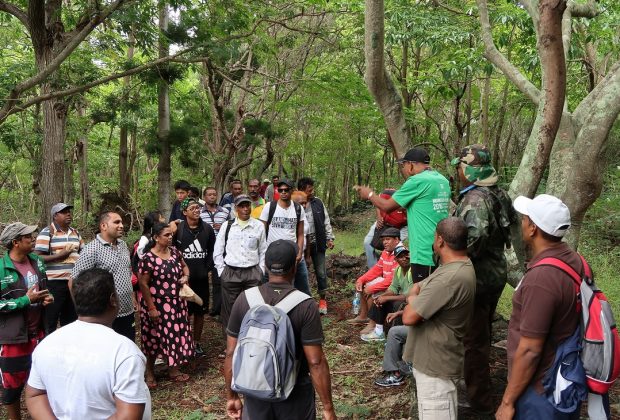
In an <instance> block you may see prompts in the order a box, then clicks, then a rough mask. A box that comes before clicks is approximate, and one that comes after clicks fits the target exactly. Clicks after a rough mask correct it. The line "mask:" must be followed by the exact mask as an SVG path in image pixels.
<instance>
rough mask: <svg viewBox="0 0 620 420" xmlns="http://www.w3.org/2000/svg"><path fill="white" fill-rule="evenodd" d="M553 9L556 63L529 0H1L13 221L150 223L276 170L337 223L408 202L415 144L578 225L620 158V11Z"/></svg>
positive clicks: (0, 124) (612, 6)
mask: <svg viewBox="0 0 620 420" xmlns="http://www.w3.org/2000/svg"><path fill="white" fill-rule="evenodd" d="M540 3H541V4H542V3H544V1H541V2H540ZM560 3H564V4H565V7H564V9H563V10H564V11H563V12H560V15H558V17H556V19H555V20H556V22H558V23H559V27H558V28H556V29H558V30H559V31H561V32H560V34H561V45H559V47H560V51H561V54H560V57H558V54H555V57H553V56H551V55H553V54H551V55H550V54H549V51H548V50H547V49H546V48H545V44H544V43H541V41H540V40H541V39H542V38H543V37H544V36H545V35H546V34H544V33H541V32H543V29H544V28H546V27H547V25H541V24H540V20H541V19H543V18H544V19H548V18H549V17H548V16H543V15H541V13H540V10H539V7H537V6H539V2H538V1H534V0H527V1H525V0H524V1H518V2H513V1H509V2H488V1H486V0H476V1H471V0H470V1H458V2H457V1H450V0H445V1H437V0H432V1H431V0H428V1H413V0H388V1H385V2H383V1H366V4H365V5H364V4H362V2H351V1H327V0H307V1H275V2H274V1H261V0H257V1H252V2H242V1H230V0H227V1H209V2H204V3H203V2H192V1H177V2H166V1H159V2H145V1H136V0H116V1H111V2H103V3H102V2H86V1H77V2H63V1H59V0H45V1H44V0H39V1H30V2H23V1H14V2H10V1H6V0H2V1H0V12H1V13H0V25H2V30H1V31H0V37H1V38H2V43H3V45H5V48H3V49H2V51H1V52H0V66H1V67H2V69H3V75H4V77H2V81H1V82H0V90H1V91H2V95H1V98H2V99H0V150H1V153H2V156H3V159H2V161H1V162H0V196H1V197H2V200H1V204H0V205H1V206H2V214H3V215H4V217H3V219H17V218H24V217H25V218H29V219H31V220H38V221H39V222H40V223H41V224H45V223H47V222H48V221H49V220H47V219H48V217H49V216H48V215H47V211H46V209H49V207H50V206H51V204H53V203H55V202H58V201H64V202H68V203H75V205H76V209H77V210H78V211H76V216H77V218H78V221H79V222H80V223H79V224H82V225H85V224H88V223H90V221H92V218H93V217H94V215H96V214H97V212H98V211H99V209H101V208H102V206H103V207H106V206H110V205H112V206H120V207H121V208H122V209H123V210H124V211H125V213H126V214H128V215H129V214H131V215H132V218H133V219H134V220H138V219H140V217H141V215H142V214H143V213H144V212H145V211H147V210H149V209H152V208H160V209H162V210H164V211H167V210H168V209H169V208H170V205H171V201H172V198H173V194H172V188H171V184H172V182H174V180H175V179H179V178H186V179H188V180H189V181H190V182H191V183H192V184H195V185H198V186H201V187H204V186H207V185H214V186H216V187H217V188H218V190H219V191H224V190H226V189H227V182H228V181H229V180H231V179H233V178H241V179H242V180H244V181H247V180H248V179H250V178H254V177H256V178H260V179H262V178H270V177H271V175H272V174H281V175H282V176H286V177H289V178H292V179H296V178H298V177H300V176H312V177H314V178H315V179H316V180H317V181H318V183H319V184H318V185H319V187H318V190H319V192H320V195H321V196H322V197H323V198H324V199H325V202H326V203H327V204H328V207H329V208H330V209H336V210H337V211H340V212H344V211H346V210H347V209H349V208H350V207H351V205H352V204H353V202H354V201H355V197H354V194H352V188H351V187H352V186H353V185H354V184H370V185H373V186H376V187H377V188H381V187H383V186H398V185H399V184H400V183H401V182H402V179H400V177H399V175H398V171H397V170H396V167H395V158H396V157H398V155H402V154H403V153H404V151H405V150H406V149H407V148H409V147H410V146H413V145H422V146H425V147H427V148H428V149H429V150H430V151H431V154H432V158H433V164H434V165H435V166H436V167H437V168H438V169H439V170H441V171H443V172H444V173H446V174H448V175H453V174H452V171H453V170H452V169H451V168H450V167H449V164H448V162H449V160H450V158H452V157H453V156H454V155H455V153H457V152H458V151H459V150H460V149H461V148H462V147H463V146H464V145H466V144H471V143H484V144H487V145H488V147H489V148H490V150H491V151H492V154H493V160H494V165H495V166H496V167H497V168H498V170H499V171H500V173H501V174H502V182H503V183H504V184H505V185H506V186H508V185H510V188H511V192H512V193H516V192H520V193H527V194H529V195H532V194H533V193H534V192H535V191H536V190H537V188H539V187H540V188H543V189H546V191H547V192H550V193H552V194H555V195H557V196H559V197H562V198H563V199H564V200H565V201H566V202H567V203H568V204H569V207H570V208H571V211H572V213H573V217H574V219H575V225H576V226H580V224H581V223H580V222H581V221H582V220H583V217H584V215H585V213H586V211H587V210H588V208H589V207H590V206H591V205H592V203H594V201H595V200H596V199H597V198H598V196H599V195H600V193H601V191H602V187H603V180H604V179H606V177H607V178H608V177H609V173H610V171H611V175H612V176H613V175H614V172H613V171H614V170H615V169H616V168H615V163H617V160H618V154H619V153H618V150H619V149H618V147H617V146H618V127H617V124H615V122H616V120H617V116H618V113H619V112H620V94H619V93H620V56H619V54H618V52H619V51H618V49H617V47H616V45H617V43H618V37H619V35H620V33H619V29H618V28H619V27H620V25H618V23H619V21H620V5H618V3H617V2H614V1H611V0H603V1H596V2H595V1H592V0H589V1H574V0H570V1H568V2H560ZM556 26H557V25H556ZM549 27H550V26H549ZM539 28H540V29H539ZM558 39H559V38H558ZM562 47H563V48H562ZM558 58H559V59H561V63H562V64H563V65H564V68H562V67H558V66H557V64H558ZM554 60H555V61H554ZM563 69H564V70H565V71H562V70H563ZM545 78H547V80H550V81H551V82H549V83H545ZM556 85H562V88H563V89H564V91H565V95H564V93H563V94H562V97H561V98H560V97H558V98H555V99H554V101H555V103H554V104H553V107H555V108H556V111H555V115H551V114H552V113H551V112H549V108H553V107H552V106H549V107H545V106H544V105H545V103H549V104H551V102H550V100H549V98H550V97H549V96H548V95H550V89H551V88H554V89H555V86H556ZM558 104H559V107H558ZM557 110H559V112H557ZM545 112H547V114H545ZM546 118H552V119H555V120H557V124H555V125H556V127H555V130H553V129H552V128H553V127H547V125H546V123H545V124H543V120H545V119H546ZM545 121H546V120H545ZM541 127H542V128H543V130H541ZM546 128H550V129H549V130H546ZM556 131H557V135H554V136H550V134H553V133H554V132H556ZM545 132H546V133H547V135H546V137H548V138H546V139H545V138H544V137H545V136H542V135H541V133H545ZM549 137H550V138H549ZM554 140H555V141H554ZM551 146H553V147H552V148H551ZM541 150H542V151H543V153H539V151H541ZM610 168H611V169H610ZM575 233H577V237H578V233H579V229H575ZM577 239H578V238H575V239H574V240H575V241H576V240H577Z"/></svg>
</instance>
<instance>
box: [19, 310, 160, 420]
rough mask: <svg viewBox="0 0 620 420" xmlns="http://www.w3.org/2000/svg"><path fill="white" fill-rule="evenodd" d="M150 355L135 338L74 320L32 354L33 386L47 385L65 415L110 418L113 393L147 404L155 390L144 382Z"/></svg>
mask: <svg viewBox="0 0 620 420" xmlns="http://www.w3.org/2000/svg"><path fill="white" fill-rule="evenodd" d="M145 365H146V358H145V357H144V355H143V354H142V352H141V351H140V349H139V348H138V346H136V345H135V343H133V342H132V341H131V340H129V339H128V338H126V337H124V336H122V335H120V334H117V333H115V332H114V330H112V328H108V327H106V326H104V325H101V324H93V323H90V322H83V321H79V320H78V321H75V322H72V323H71V324H69V325H66V326H64V327H62V328H60V329H58V330H56V331H54V332H53V333H52V334H50V335H49V336H48V337H46V338H45V339H44V340H43V341H41V343H40V344H39V345H38V346H37V347H36V349H35V350H34V353H33V354H32V368H31V370H30V377H29V378H28V385H30V386H31V387H33V388H36V389H40V390H45V391H46V392H47V397H48V399H49V402H50V406H51V407H52V411H53V412H54V415H55V416H56V417H57V418H58V419H60V420H63V419H67V420H68V419H89V420H96V419H107V418H108V417H110V416H111V415H113V414H114V413H115V412H116V406H115V404H114V397H115V396H116V398H118V399H119V400H122V401H124V402H127V403H132V404H145V408H144V416H143V417H142V418H143V419H146V420H149V419H150V418H151V395H150V393H149V390H148V388H147V386H146V383H145V382H144V369H145Z"/></svg>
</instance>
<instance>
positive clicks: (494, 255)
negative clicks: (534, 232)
mask: <svg viewBox="0 0 620 420" xmlns="http://www.w3.org/2000/svg"><path fill="white" fill-rule="evenodd" d="M452 164H453V165H455V166H457V172H458V176H459V181H460V184H461V188H462V189H461V191H460V193H459V197H458V200H457V206H456V210H455V212H454V215H455V216H458V217H460V218H462V219H463V220H464V221H465V224H466V225H467V228H468V238H467V245H468V256H469V258H470V259H471V261H472V263H473V264H474V268H475V270H476V301H475V309H474V314H473V317H472V320H471V324H470V327H469V332H468V334H467V335H466V336H465V339H464V340H463V342H464V344H465V363H464V375H465V384H466V386H467V394H468V397H469V401H470V404H471V406H472V408H473V409H474V410H476V411H478V412H480V413H492V412H493V408H494V407H493V402H492V399H491V383H490V368H489V353H490V344H491V322H492V320H493V315H494V313H495V308H496V306H497V302H498V301H499V298H500V296H501V294H502V291H503V289H504V285H505V284H506V280H507V265H506V258H505V257H504V247H507V248H510V225H511V224H512V223H515V222H516V215H515V213H514V210H513V208H512V203H511V201H510V198H509V197H508V194H506V192H505V191H504V190H502V189H501V188H500V187H498V186H497V185H496V184H497V179H498V177H497V173H496V171H495V168H493V165H492V164H491V153H490V152H489V150H488V149H487V148H486V146H484V145H480V144H474V145H471V146H467V147H465V148H464V149H463V150H462V151H461V154H460V156H459V157H457V158H455V159H453V160H452Z"/></svg>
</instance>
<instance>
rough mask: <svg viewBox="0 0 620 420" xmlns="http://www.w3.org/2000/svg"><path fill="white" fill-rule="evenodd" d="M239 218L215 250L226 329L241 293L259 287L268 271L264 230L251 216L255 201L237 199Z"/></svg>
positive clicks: (222, 232)
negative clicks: (234, 304) (231, 311)
mask: <svg viewBox="0 0 620 420" xmlns="http://www.w3.org/2000/svg"><path fill="white" fill-rule="evenodd" d="M234 204H235V209H236V210H237V217H236V218H234V219H232V220H229V221H227V222H224V224H222V227H221V228H220V232H219V235H217V240H216V241H215V247H214V249H213V261H214V264H215V268H216V269H217V272H218V274H219V276H220V279H221V283H222V310H221V313H220V316H221V320H222V326H223V327H224V329H226V326H227V325H228V318H229V317H230V310H231V309H232V306H233V303H235V300H236V299H237V296H239V294H240V293H241V292H242V291H244V290H246V289H249V288H250V287H254V286H258V285H259V284H260V281H261V279H262V278H263V273H264V272H265V251H266V250H267V243H266V242H265V228H264V227H263V224H262V223H261V222H260V221H258V220H256V219H253V218H251V217H250V213H251V212H252V200H251V199H250V197H248V196H247V195H245V194H243V195H239V196H237V197H236V198H235V203H234Z"/></svg>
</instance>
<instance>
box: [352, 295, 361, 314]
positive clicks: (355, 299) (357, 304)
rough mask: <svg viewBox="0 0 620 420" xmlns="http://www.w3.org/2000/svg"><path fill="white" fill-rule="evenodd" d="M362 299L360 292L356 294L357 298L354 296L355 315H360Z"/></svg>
mask: <svg viewBox="0 0 620 420" xmlns="http://www.w3.org/2000/svg"><path fill="white" fill-rule="evenodd" d="M360 299H361V296H360V292H355V296H353V315H357V314H359V313H360Z"/></svg>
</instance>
